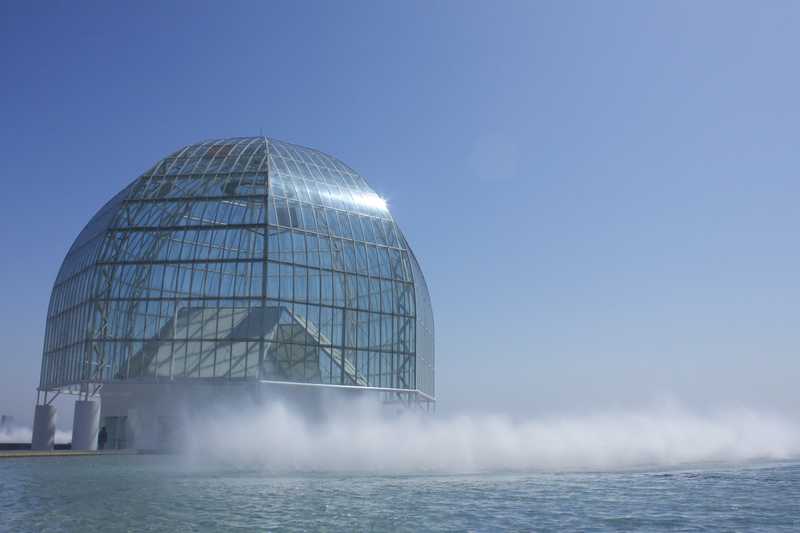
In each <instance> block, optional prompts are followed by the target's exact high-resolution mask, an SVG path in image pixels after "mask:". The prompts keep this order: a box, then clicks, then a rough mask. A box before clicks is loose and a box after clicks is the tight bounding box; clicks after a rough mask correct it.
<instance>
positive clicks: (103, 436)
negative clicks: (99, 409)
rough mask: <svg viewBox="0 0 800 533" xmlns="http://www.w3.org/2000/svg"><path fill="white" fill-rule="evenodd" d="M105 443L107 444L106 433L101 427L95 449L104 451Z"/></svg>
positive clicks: (104, 428)
mask: <svg viewBox="0 0 800 533" xmlns="http://www.w3.org/2000/svg"><path fill="white" fill-rule="evenodd" d="M106 442H108V433H107V432H106V427H105V426H103V427H102V428H101V429H100V434H99V435H97V449H98V450H102V449H104V448H105V447H106Z"/></svg>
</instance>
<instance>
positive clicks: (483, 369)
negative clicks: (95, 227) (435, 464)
mask: <svg viewBox="0 0 800 533" xmlns="http://www.w3.org/2000/svg"><path fill="white" fill-rule="evenodd" d="M798 25H800V6H798V4H796V3H791V2H763V3H757V2H746V3H742V2H710V1H709V2H602V3H601V2H419V3H414V2H405V3H400V2H320V3H306V2H272V3H267V2H243V1H240V2H225V3H223V2H218V3H210V2H166V3H163V4H162V3H159V4H157V3H155V2H150V3H133V2H127V3H121V2H117V3H108V2H98V3H88V2H79V3H67V2H3V3H2V5H0V49H2V50H3V54H0V62H2V65H0V66H1V67H2V72H3V73H4V83H2V84H0V118H1V119H2V120H0V142H2V146H3V150H2V157H1V158H0V164H1V165H2V167H1V169H2V170H1V174H0V175H2V184H3V195H2V198H3V209H2V210H0V224H1V225H0V227H1V228H2V232H0V245H1V246H2V250H3V260H2V262H0V268H2V276H0V284H2V285H0V290H1V292H0V293H1V294H3V297H4V302H3V305H2V306H0V328H2V331H1V332H2V335H3V338H4V342H3V344H4V350H3V352H2V354H0V358H1V359H0V413H9V414H13V415H15V416H17V417H18V418H19V419H21V420H27V419H29V418H30V417H31V414H32V409H33V401H34V390H35V387H36V384H37V382H38V372H39V364H40V357H41V347H42V335H43V331H44V320H45V313H46V308H47V304H48V298H49V291H50V288H51V286H52V282H53V280H54V278H55V275H56V272H57V270H58V267H59V265H60V262H61V259H62V258H63V256H64V254H65V253H66V250H67V249H68V247H69V246H70V244H71V242H72V240H73V239H74V237H75V236H76V235H77V233H78V232H79V231H80V229H81V228H82V227H83V225H84V224H85V223H86V222H87V221H88V219H89V218H90V216H91V215H92V214H93V213H94V212H95V211H96V210H97V209H98V208H99V207H100V206H101V205H102V204H103V203H104V202H105V201H106V200H107V199H108V198H110V197H111V196H112V195H113V194H114V193H115V192H117V191H118V190H120V189H121V188H122V187H123V186H125V185H126V184H127V183H129V182H130V181H131V180H133V179H134V178H135V177H137V176H138V175H139V174H140V173H141V172H142V171H144V170H145V169H146V168H147V167H148V166H149V165H151V164H152V163H154V162H155V161H156V160H158V159H159V158H161V157H163V156H164V155H166V154H167V153H169V152H171V151H173V150H174V149H176V148H178V147H180V146H182V145H185V144H188V143H192V142H196V141H198V140H201V139H206V138H213V137H223V136H239V135H254V134H259V133H263V134H265V135H269V136H272V137H275V138H278V139H284V140H288V141H292V142H296V143H299V144H303V145H307V146H312V147H315V148H319V149H321V150H323V151H326V152H329V153H332V154H335V155H336V156H338V157H340V158H341V159H342V160H344V161H345V162H347V163H348V164H350V165H351V166H353V167H354V168H356V169H357V170H359V171H360V172H361V173H362V174H364V175H365V176H366V177H367V179H368V180H369V181H370V183H371V184H372V186H373V187H374V188H375V189H376V190H377V191H378V192H379V193H380V194H382V195H383V196H385V197H386V198H387V199H388V202H389V205H390V208H391V210H392V212H393V213H394V215H395V217H396V218H397V219H398V221H399V222H400V224H401V227H402V228H403V230H404V232H405V233H406V236H407V237H408V239H409V241H410V242H411V244H412V246H413V247H414V249H415V251H416V252H417V255H418V256H419V258H420V260H421V263H422V267H423V270H424V271H425V273H426V275H427V278H428V281H429V285H430V288H431V293H432V298H433V302H434V310H435V316H436V327H437V346H436V347H437V387H438V391H437V393H438V396H439V399H440V401H439V408H440V410H441V411H443V412H459V411H472V410H476V409H480V410H485V411H493V412H509V413H512V414H514V415H517V416H534V415H539V414H544V413H553V412H564V411H591V410H596V409H614V408H623V407H625V408H627V407H637V406H641V405H643V404H646V403H648V402H654V401H660V400H662V399H664V398H667V399H672V400H674V401H678V402H682V403H685V404H687V405H690V406H696V407H698V408H700V407H703V408H705V407H713V406H748V407H755V408H764V409H774V410H780V411H783V412H787V413H789V414H792V415H796V414H797V411H796V405H798V404H800V402H798V400H800V397H799V396H798V393H797V383H798V382H800V357H798V341H800V328H798V317H799V316H800V313H798V311H800V304H798V302H799V301H800V298H799V297H800V290H799V289H798V276H797V273H798V272H799V271H800V250H798V246H797V236H796V234H797V228H798V223H799V222H800V214H799V213H798V210H797V208H796V204H797V200H798V195H799V194H800V181H799V180H798V176H797V172H798V168H799V165H798V163H800V150H798V139H799V138H800V135H798V134H799V133H800V131H799V130H800V126H798V125H799V124H800V107H799V106H798V96H797V95H798V94H800V71H798V69H797V68H796V60H797V54H798V50H799V49H800V34H798V32H797V31H796V29H797V27H798ZM60 425H65V426H67V427H68V425H69V421H68V419H67V420H65V419H63V418H62V420H61V423H60Z"/></svg>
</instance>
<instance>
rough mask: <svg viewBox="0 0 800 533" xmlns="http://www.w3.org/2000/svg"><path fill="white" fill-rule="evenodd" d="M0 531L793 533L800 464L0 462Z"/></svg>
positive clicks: (148, 458) (135, 458) (126, 458)
mask: <svg viewBox="0 0 800 533" xmlns="http://www.w3.org/2000/svg"><path fill="white" fill-rule="evenodd" d="M0 530H1V531H9V532H12V531H13V532H27V531H54V532H55V531H70V532H71V531H76V532H85V531H103V532H114V531H531V530H538V531H604V530H623V531H628V530H641V531H654V530H671V531H712V530H724V531H800V463H798V462H769V463H757V462H756V463H753V462H748V463H744V464H704V465H699V466H698V465H678V466H674V467H671V468H663V467H658V468H647V467H642V468H637V469H633V470H631V469H628V470H622V471H613V470H611V471H582V472H557V471H550V472H536V471H528V472H483V473H449V474H445V473H427V474H426V473H416V474H402V473H397V472H395V473H383V474H370V473H366V472H346V471H341V470H337V471H328V472H313V471H306V472H299V471H291V470H284V471H277V470H274V469H266V468H264V467H261V466H248V465H246V464H238V465H237V464H221V463H217V462H214V463H208V464H204V463H203V462H202V461H198V460H196V459H188V458H186V457H184V456H171V455H119V456H111V455H106V456H93V457H92V456H90V457H52V458H31V459H19V458H15V459H5V460H0Z"/></svg>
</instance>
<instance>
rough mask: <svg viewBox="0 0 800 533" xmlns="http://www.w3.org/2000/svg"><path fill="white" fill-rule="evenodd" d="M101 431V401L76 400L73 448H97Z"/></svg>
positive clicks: (73, 421)
mask: <svg viewBox="0 0 800 533" xmlns="http://www.w3.org/2000/svg"><path fill="white" fill-rule="evenodd" d="M99 431H100V402H96V401H93V400H76V401H75V418H74V419H73V420H72V449H73V450H96V449H97V433H98V432H99Z"/></svg>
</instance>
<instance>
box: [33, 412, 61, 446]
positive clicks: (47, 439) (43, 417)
mask: <svg viewBox="0 0 800 533" xmlns="http://www.w3.org/2000/svg"><path fill="white" fill-rule="evenodd" d="M55 443H56V408H55V406H52V405H37V406H36V411H35V412H34V415H33V441H32V442H31V450H36V451H48V452H49V451H52V450H53V446H54V445H55Z"/></svg>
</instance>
